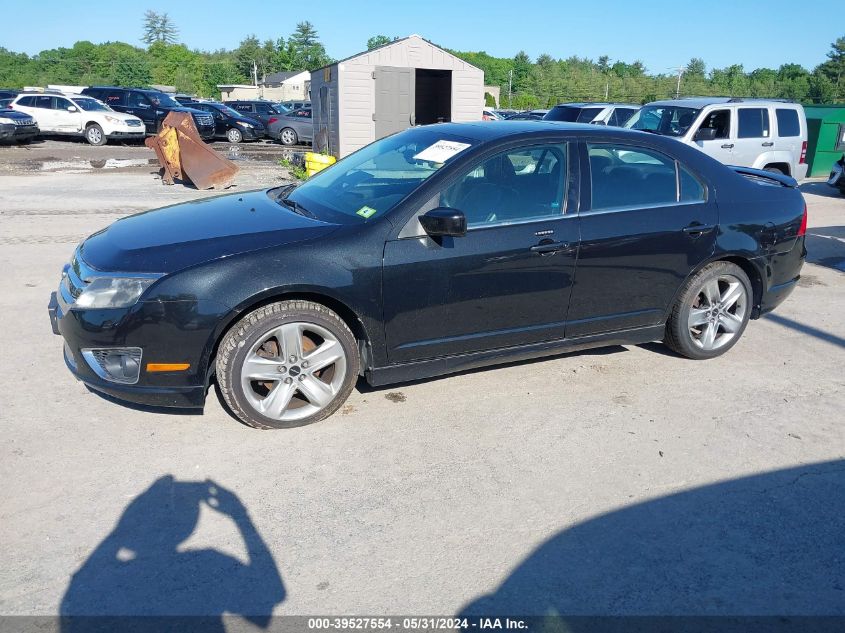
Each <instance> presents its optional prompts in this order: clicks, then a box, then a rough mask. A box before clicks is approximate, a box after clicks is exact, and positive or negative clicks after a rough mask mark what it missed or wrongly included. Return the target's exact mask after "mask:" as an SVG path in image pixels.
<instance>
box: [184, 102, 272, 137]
mask: <svg viewBox="0 0 845 633" xmlns="http://www.w3.org/2000/svg"><path fill="white" fill-rule="evenodd" d="M186 105H189V106H190V107H192V108H196V109H197V110H203V111H204V112H208V113H210V114H211V116H213V117H214V125H215V128H214V135H215V136H216V137H217V138H225V139H226V140H228V141H229V142H230V143H240V142H241V141H257V140H259V139H262V138H264V136H265V135H266V133H267V129H266V128H265V127H264V124H263V123H262V122H261V121H258V120H256V119H250V118H249V117H245V116H242V115H241V114H240V113H238V112H236V111H235V110H233V109H232V108H230V107H229V106H227V105H224V104H222V103H217V102H215V101H205V102H203V103H198V102H196V101H194V102H191V103H188V104H186Z"/></svg>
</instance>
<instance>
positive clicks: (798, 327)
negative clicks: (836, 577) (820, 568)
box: [763, 313, 845, 599]
mask: <svg viewBox="0 0 845 633" xmlns="http://www.w3.org/2000/svg"><path fill="white" fill-rule="evenodd" d="M763 318H765V319H766V320H767V321H772V322H774V323H777V324H778V325H782V326H783V327H788V328H789V329H790V330H795V331H796V332H801V333H802V334H806V335H807V336H812V337H814V338H817V339H819V340H820V341H824V342H825V343H830V344H831V345H837V346H839V347H845V338H842V337H841V336H837V335H836V334H831V333H830V332H825V331H824V330H820V329H818V328H815V327H813V326H812V325H807V324H806V323H800V322H798V321H794V320H792V319H789V318H787V317H784V316H781V315H779V314H776V313H769V314H767V315H766V316H765V317H763ZM843 599H845V596H843Z"/></svg>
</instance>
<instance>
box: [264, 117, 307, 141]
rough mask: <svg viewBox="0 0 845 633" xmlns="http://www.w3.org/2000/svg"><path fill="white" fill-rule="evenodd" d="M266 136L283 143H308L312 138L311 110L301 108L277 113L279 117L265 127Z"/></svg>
mask: <svg viewBox="0 0 845 633" xmlns="http://www.w3.org/2000/svg"><path fill="white" fill-rule="evenodd" d="M267 136H269V137H270V138H274V139H276V140H278V141H281V142H282V144H283V145H296V144H297V143H310V142H311V141H312V140H313V138H314V121H313V119H312V118H311V110H310V109H305V108H302V109H300V110H291V111H290V112H288V113H287V114H282V115H279V118H278V119H277V120H276V121H273V122H272V123H271V124H270V126H269V128H268V129H267Z"/></svg>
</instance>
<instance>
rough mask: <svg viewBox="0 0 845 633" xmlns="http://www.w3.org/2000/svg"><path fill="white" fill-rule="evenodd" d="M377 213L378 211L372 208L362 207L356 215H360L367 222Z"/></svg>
mask: <svg viewBox="0 0 845 633" xmlns="http://www.w3.org/2000/svg"><path fill="white" fill-rule="evenodd" d="M375 213H376V210H375V209H373V208H372V207H361V208H360V209H358V210H357V211H356V212H355V215H360V216H361V217H362V218H364V219H365V220H366V219H367V218H369V217H371V216H372V215H374V214H375Z"/></svg>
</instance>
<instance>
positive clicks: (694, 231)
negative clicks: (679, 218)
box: [684, 222, 716, 239]
mask: <svg viewBox="0 0 845 633" xmlns="http://www.w3.org/2000/svg"><path fill="white" fill-rule="evenodd" d="M715 228H716V227H715V225H712V224H701V223H700V222H693V223H692V224H690V225H689V226H687V227H684V233H686V234H687V235H689V236H690V237H691V238H693V239H695V238H697V237H701V236H702V235H704V234H705V233H709V232H710V231H712V230H713V229H715Z"/></svg>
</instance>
